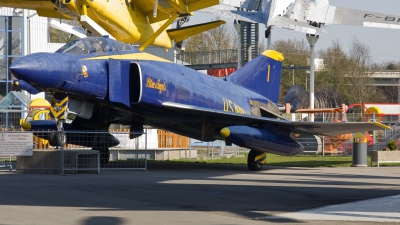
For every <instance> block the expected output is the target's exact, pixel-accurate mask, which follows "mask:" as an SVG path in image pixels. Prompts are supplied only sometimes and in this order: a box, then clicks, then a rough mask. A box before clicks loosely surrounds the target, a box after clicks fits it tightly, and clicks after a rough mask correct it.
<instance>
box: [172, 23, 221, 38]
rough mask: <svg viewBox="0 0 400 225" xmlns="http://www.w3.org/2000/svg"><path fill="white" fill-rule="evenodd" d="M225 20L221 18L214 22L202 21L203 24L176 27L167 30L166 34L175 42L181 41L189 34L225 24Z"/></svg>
mask: <svg viewBox="0 0 400 225" xmlns="http://www.w3.org/2000/svg"><path fill="white" fill-rule="evenodd" d="M225 23H226V22H225V21H223V20H218V21H214V22H209V23H203V24H196V25H192V26H187V27H182V28H178V29H170V30H167V33H168V35H169V36H170V37H171V39H172V40H174V41H175V42H181V41H183V40H185V39H187V38H189V37H190V36H193V35H196V34H199V33H201V32H204V31H207V30H210V29H214V28H216V27H218V26H220V25H222V24H225Z"/></svg>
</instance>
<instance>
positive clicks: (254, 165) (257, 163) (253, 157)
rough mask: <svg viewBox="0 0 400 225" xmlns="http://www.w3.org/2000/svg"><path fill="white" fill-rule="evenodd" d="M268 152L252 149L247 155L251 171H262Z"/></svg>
mask: <svg viewBox="0 0 400 225" xmlns="http://www.w3.org/2000/svg"><path fill="white" fill-rule="evenodd" d="M266 158H267V153H266V152H259V151H256V150H253V149H251V150H250V152H249V155H248V156H247V167H248V168H249V170H251V171H260V170H261V169H262V167H263V165H264V163H265V161H266Z"/></svg>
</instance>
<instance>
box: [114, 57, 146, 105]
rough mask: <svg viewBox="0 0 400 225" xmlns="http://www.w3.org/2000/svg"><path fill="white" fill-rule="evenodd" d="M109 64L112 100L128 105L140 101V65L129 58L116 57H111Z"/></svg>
mask: <svg viewBox="0 0 400 225" xmlns="http://www.w3.org/2000/svg"><path fill="white" fill-rule="evenodd" d="M108 65H109V74H108V80H109V85H108V86H109V90H108V91H109V96H110V97H109V98H110V101H111V102H115V103H122V104H124V105H126V106H128V107H130V106H131V104H135V103H139V102H140V98H141V86H142V82H141V70H140V66H139V65H138V64H137V63H132V62H131V61H129V60H114V59H110V60H109V62H108Z"/></svg>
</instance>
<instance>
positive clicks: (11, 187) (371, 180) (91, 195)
mask: <svg viewBox="0 0 400 225" xmlns="http://www.w3.org/2000/svg"><path fill="white" fill-rule="evenodd" d="M399 177H400V170H399V168H398V167H380V168H376V167H375V168H371V167H367V168H359V167H348V168H347V167H346V168H344V167H343V168H285V167H265V169H264V170H263V171H261V172H250V171H248V170H247V166H245V165H207V164H200V163H161V162H149V170H148V173H147V174H146V173H144V172H143V171H102V172H101V173H100V174H87V173H86V174H85V173H81V174H70V175H66V176H60V175H57V174H27V173H18V172H17V173H16V172H0V184H1V185H0V196H1V197H0V214H1V219H0V225H4V224H7V225H9V224H13V225H14V224H41V225H47V224H49V225H50V224H51V225H53V224H66V225H67V224H68V225H69V224H82V225H92V224H110V225H122V224H124V225H125V224H144V225H147V224H149V225H150V224H152V225H153V224H175V225H176V224H178V225H180V224H182V225H183V224H275V223H277V222H279V223H280V224H298V223H299V222H301V223H304V224H320V221H321V220H322V221H324V224H326V225H329V224H343V221H347V222H346V223H347V224H354V225H355V224H368V223H371V224H392V223H393V222H400V210H398V209H399V208H400V207H398V206H399V203H400V197H399V195H400V179H399ZM388 196H392V197H388ZM381 197H386V198H381ZM371 199H375V200H371ZM365 200H367V201H365ZM343 204H344V205H343ZM332 207H333V208H332ZM338 216H339V217H340V218H339V217H338ZM354 218H358V219H354ZM357 221H358V222H357Z"/></svg>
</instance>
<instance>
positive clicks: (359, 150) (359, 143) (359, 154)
mask: <svg viewBox="0 0 400 225" xmlns="http://www.w3.org/2000/svg"><path fill="white" fill-rule="evenodd" d="M351 166H352V167H366V166H367V138H366V137H365V136H364V135H363V134H361V133H357V134H356V135H354V137H353V164H352V165H351Z"/></svg>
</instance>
